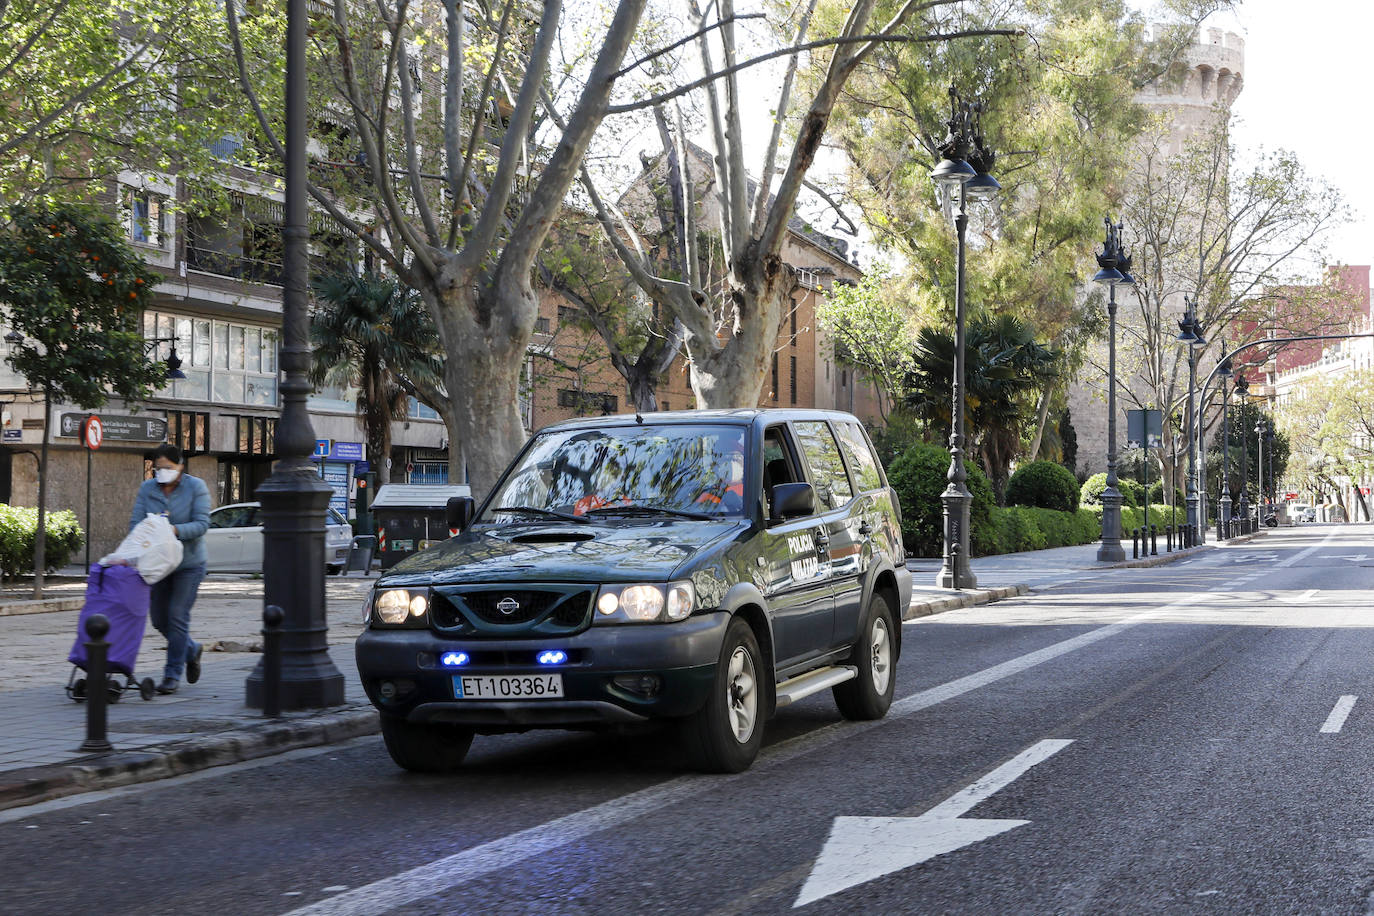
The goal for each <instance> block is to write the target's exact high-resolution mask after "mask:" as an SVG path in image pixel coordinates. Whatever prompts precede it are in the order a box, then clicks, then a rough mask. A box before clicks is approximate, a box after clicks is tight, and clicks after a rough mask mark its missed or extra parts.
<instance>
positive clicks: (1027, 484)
mask: <svg viewBox="0 0 1374 916" xmlns="http://www.w3.org/2000/svg"><path fill="white" fill-rule="evenodd" d="M1078 489H1079V488H1078V480H1077V479H1076V478H1075V477H1074V476H1073V472H1072V471H1070V470H1069V469H1068V468H1066V467H1064V466H1063V465H1061V464H1058V463H1056V462H1054V461H1032V462H1031V463H1030V464H1026V465H1022V466H1021V467H1019V468H1017V469H1016V473H1014V474H1012V475H1011V480H1009V481H1008V482H1007V503H1008V504H1009V505H1013V506H1034V507H1037V508H1040V509H1058V510H1059V511H1060V512H1073V511H1075V510H1077V509H1078Z"/></svg>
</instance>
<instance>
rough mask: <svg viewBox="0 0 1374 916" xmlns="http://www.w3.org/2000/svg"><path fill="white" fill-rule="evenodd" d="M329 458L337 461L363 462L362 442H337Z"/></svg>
mask: <svg viewBox="0 0 1374 916" xmlns="http://www.w3.org/2000/svg"><path fill="white" fill-rule="evenodd" d="M329 457H330V458H333V459H334V460H335V461H362V460H363V444H362V443H361V442H335V443H334V448H333V450H332V451H330V453H329Z"/></svg>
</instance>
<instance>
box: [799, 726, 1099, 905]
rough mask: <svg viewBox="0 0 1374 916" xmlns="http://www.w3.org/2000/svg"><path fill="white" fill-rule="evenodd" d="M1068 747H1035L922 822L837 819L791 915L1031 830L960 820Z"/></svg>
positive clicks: (1061, 743)
mask: <svg viewBox="0 0 1374 916" xmlns="http://www.w3.org/2000/svg"><path fill="white" fill-rule="evenodd" d="M1070 744H1073V741H1072V740H1064V739H1047V740H1045V741H1040V742H1037V743H1036V744H1034V745H1032V746H1031V747H1029V748H1027V749H1026V750H1024V751H1022V752H1021V753H1019V754H1017V755H1016V756H1015V757H1013V758H1012V759H1011V760H1008V761H1007V762H1006V763H1004V764H1002V765H1001V766H1000V767H998V768H997V769H995V770H993V771H992V772H991V773H989V774H987V775H986V776H984V777H983V778H982V779H980V780H978V781H977V782H975V783H974V784H973V785H971V786H969V787H968V788H966V789H963V790H962V791H960V792H958V793H956V794H955V795H953V796H951V797H949V798H948V799H946V800H945V801H943V802H941V803H940V804H938V805H936V806H935V807H934V808H931V809H930V810H929V811H927V812H926V813H925V814H922V815H921V816H920V817H837V818H835V823H834V824H833V825H832V826H831V828H830V836H829V837H828V838H827V839H826V841H825V846H824V847H823V848H822V849H821V854H820V857H819V858H817V859H816V865H815V867H813V868H812V869H811V874H810V876H809V877H807V879H806V883H805V884H804V885H803V886H802V889H801V893H800V894H799V895H798V896H797V902H796V903H794V904H792V907H793V909H795V908H797V907H801V906H806V904H808V903H812V902H814V901H816V900H820V899H821V898H822V897H828V896H830V895H831V894H835V893H838V892H839V891H842V890H845V889H847V888H851V887H854V886H855V885H858V884H863V883H865V882H868V881H872V880H874V879H875V878H881V877H882V876H884V875H887V874H891V873H892V872H895V871H901V870H902V869H904V868H910V867H911V866H913V865H919V864H921V863H922V862H925V861H926V860H928V859H933V858H935V857H936V856H940V855H944V854H945V853H947V852H954V851H955V850H956V849H961V848H963V847H964V846H969V845H971V844H973V843H978V842H981V841H983V840H986V839H989V838H991V837H995V836H997V835H998V834H999V833H1006V832H1007V831H1008V830H1013V829H1015V828H1017V827H1020V826H1022V825H1023V824H1029V823H1030V821H1019V820H1005V819H997V820H975V819H971V818H963V817H961V815H963V814H965V813H966V812H968V811H969V810H970V809H971V808H973V807H974V806H975V805H977V804H978V803H979V802H982V801H984V800H986V799H987V798H989V797H990V796H992V795H993V794H994V793H996V792H999V791H1001V790H1002V789H1004V788H1006V787H1007V786H1008V785H1010V784H1011V783H1012V782H1013V781H1015V780H1016V779H1017V778H1018V777H1020V776H1021V775H1022V774H1024V773H1025V772H1026V771H1027V770H1029V769H1030V768H1031V767H1033V766H1035V765H1036V764H1037V763H1042V762H1043V761H1045V760H1047V759H1049V758H1050V757H1051V756H1053V755H1055V754H1057V753H1059V752H1060V751H1062V750H1063V749H1064V748H1066V747H1068V746H1069V745H1070Z"/></svg>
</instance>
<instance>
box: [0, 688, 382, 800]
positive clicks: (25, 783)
mask: <svg viewBox="0 0 1374 916" xmlns="http://www.w3.org/2000/svg"><path fill="white" fill-rule="evenodd" d="M378 730H379V726H378V723H377V711H376V710H375V709H373V708H372V707H371V706H370V705H369V706H353V707H350V708H348V709H344V710H340V711H338V712H331V713H324V714H321V715H315V716H310V717H309V718H302V719H297V720H289V719H287V720H277V721H266V722H263V723H262V724H260V725H251V726H248V727H246V728H238V729H234V730H232V731H226V732H220V733H217V734H214V735H207V736H206V737H204V738H194V739H190V740H185V741H178V742H175V743H172V744H169V745H167V746H166V747H165V748H157V749H153V750H147V749H145V750H139V751H124V752H120V751H116V752H114V753H111V754H101V755H98V756H91V757H83V758H80V759H78V760H74V761H72V762H70V763H59V764H53V765H50V766H41V767H28V768H25V769H22V770H10V771H8V772H0V810H4V809H6V808H18V807H22V806H24V805H33V804H37V803H38V802H44V801H50V800H51V799H54V798H62V797H64V796H67V795H76V794H79V793H82V792H94V791H97V790H99V789H113V788H116V787H118V786H127V785H131V784H133V783H141V782H153V781H155V780H158V779H167V778H169V777H171V776H180V775H182V774H184V773H194V772H195V771H197V770H204V769H209V768H210V767H217V766H225V765H226V764H231V763H241V762H243V761H245V760H253V759H256V758H258V757H268V756H271V755H273V754H283V753H285V752H287V751H294V750H297V749H299V748H305V747H316V746H318V745H322V744H335V743H337V742H340V741H347V740H349V739H351V738H358V737H361V736H363V735H372V734H376V733H377V731H378Z"/></svg>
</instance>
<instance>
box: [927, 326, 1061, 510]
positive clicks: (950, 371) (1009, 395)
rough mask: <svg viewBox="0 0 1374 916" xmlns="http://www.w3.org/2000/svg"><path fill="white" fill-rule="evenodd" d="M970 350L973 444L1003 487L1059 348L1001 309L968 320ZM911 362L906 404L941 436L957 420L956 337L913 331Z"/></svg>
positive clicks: (968, 410) (968, 424)
mask: <svg viewBox="0 0 1374 916" xmlns="http://www.w3.org/2000/svg"><path fill="white" fill-rule="evenodd" d="M965 356H966V358H965V366H964V378H965V387H964V410H965V413H964V425H965V428H966V429H967V430H968V440H969V441H968V451H969V454H971V455H975V456H977V458H978V462H979V464H981V465H982V467H983V470H984V471H985V472H986V473H987V475H988V478H989V480H991V481H992V484H993V486H994V488H996V490H997V492H998V493H1001V492H1002V491H1003V490H1004V489H1005V485H1006V480H1007V476H1008V473H1009V471H1010V468H1011V461H1012V459H1013V458H1014V457H1015V455H1016V452H1017V450H1018V448H1019V447H1020V443H1021V433H1022V431H1023V430H1024V429H1025V428H1026V424H1027V423H1028V422H1029V421H1030V420H1031V419H1032V417H1033V414H1034V412H1035V393H1036V392H1037V391H1039V390H1040V389H1041V388H1042V387H1043V386H1044V383H1045V381H1046V379H1048V378H1050V377H1052V376H1053V375H1054V373H1055V371H1056V369H1057V362H1058V359H1059V354H1058V353H1056V352H1055V351H1054V350H1051V349H1050V348H1048V347H1046V346H1044V345H1042V344H1039V343H1037V342H1036V341H1035V332H1034V329H1033V328H1031V326H1030V325H1028V324H1026V323H1025V322H1023V321H1021V320H1020V319H1018V318H1016V317H1015V316H1013V315H1006V314H1002V315H994V316H991V317H988V318H975V319H974V320H973V321H971V322H970V323H969V327H968V340H967V343H966V346H965ZM914 363H915V365H914V368H913V369H912V371H911V373H910V374H909V376H908V379H907V396H906V403H907V406H909V407H910V408H911V409H912V410H913V411H915V413H916V414H917V415H918V416H919V417H921V418H922V419H923V420H924V421H925V423H926V430H927V435H928V436H929V437H930V438H932V439H939V438H941V437H942V436H945V435H948V432H949V429H950V426H951V425H952V422H951V418H952V414H953V408H954V404H953V400H954V391H953V383H952V379H953V377H954V336H953V335H952V334H951V333H949V332H947V331H942V330H937V329H936V328H932V327H925V328H922V329H921V330H920V332H919V333H918V334H917V335H916V347H915V354H914Z"/></svg>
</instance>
